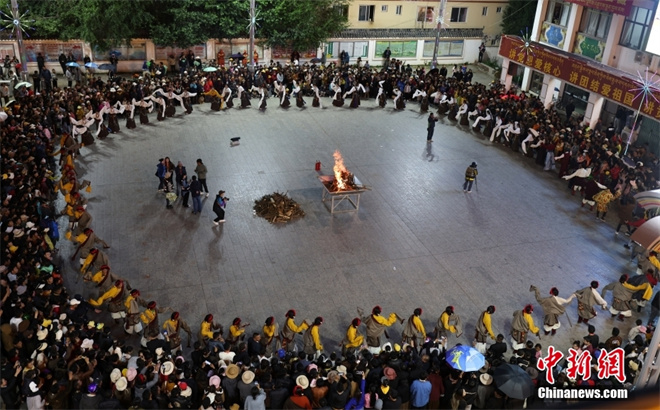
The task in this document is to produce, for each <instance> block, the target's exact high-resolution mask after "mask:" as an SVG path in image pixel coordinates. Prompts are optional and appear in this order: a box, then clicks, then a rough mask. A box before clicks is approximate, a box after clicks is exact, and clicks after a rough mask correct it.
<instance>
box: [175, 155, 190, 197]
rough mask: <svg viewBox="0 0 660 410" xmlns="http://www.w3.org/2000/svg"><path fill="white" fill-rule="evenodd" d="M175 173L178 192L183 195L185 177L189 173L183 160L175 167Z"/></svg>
mask: <svg viewBox="0 0 660 410" xmlns="http://www.w3.org/2000/svg"><path fill="white" fill-rule="evenodd" d="M174 175H175V176H176V194H177V195H181V185H182V181H183V177H184V176H187V175H188V172H187V171H186V167H184V166H183V163H182V162H181V161H179V162H178V163H177V164H176V168H174Z"/></svg>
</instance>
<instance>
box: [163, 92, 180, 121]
mask: <svg viewBox="0 0 660 410" xmlns="http://www.w3.org/2000/svg"><path fill="white" fill-rule="evenodd" d="M165 97H166V98H167V107H166V108H165V116H166V117H174V114H176V106H175V105H174V101H175V100H178V99H179V98H178V97H179V96H178V95H176V94H174V92H173V91H172V89H171V88H170V90H169V91H168V92H167V94H165Z"/></svg>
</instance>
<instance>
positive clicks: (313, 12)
mask: <svg viewBox="0 0 660 410" xmlns="http://www.w3.org/2000/svg"><path fill="white" fill-rule="evenodd" d="M346 4H347V1H346V0H296V1H289V0H259V1H258V3H257V5H258V10H260V14H261V16H262V17H263V18H262V27H261V29H259V37H260V38H263V39H265V43H266V45H268V46H280V47H291V48H293V49H296V50H309V49H312V48H316V47H318V46H319V44H320V43H321V42H323V41H325V40H326V39H327V38H328V37H330V36H332V35H333V34H336V33H338V32H340V31H341V30H343V29H345V28H346V27H347V16H345V15H343V13H342V12H341V10H342V8H343V6H344V5H346Z"/></svg>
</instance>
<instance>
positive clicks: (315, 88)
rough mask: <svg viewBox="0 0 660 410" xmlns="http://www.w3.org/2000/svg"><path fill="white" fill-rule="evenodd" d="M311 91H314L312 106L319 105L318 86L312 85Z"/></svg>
mask: <svg viewBox="0 0 660 410" xmlns="http://www.w3.org/2000/svg"><path fill="white" fill-rule="evenodd" d="M312 91H314V99H313V100H312V107H321V98H320V95H319V87H317V86H316V84H313V85H312ZM321 108H323V107H321Z"/></svg>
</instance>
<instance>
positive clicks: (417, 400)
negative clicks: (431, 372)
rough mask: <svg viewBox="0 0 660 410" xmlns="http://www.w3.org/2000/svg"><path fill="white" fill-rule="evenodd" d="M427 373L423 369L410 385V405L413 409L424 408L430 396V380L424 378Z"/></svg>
mask: <svg viewBox="0 0 660 410" xmlns="http://www.w3.org/2000/svg"><path fill="white" fill-rule="evenodd" d="M428 377H429V376H428V374H427V373H426V372H425V371H422V373H421V374H420V375H419V378H418V379H417V380H415V381H414V382H412V384H411V385H410V407H411V408H413V409H425V408H427V406H428V404H429V400H430V398H431V382H430V381H428V380H426V379H427V378H428Z"/></svg>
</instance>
